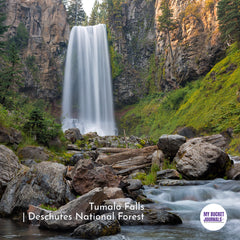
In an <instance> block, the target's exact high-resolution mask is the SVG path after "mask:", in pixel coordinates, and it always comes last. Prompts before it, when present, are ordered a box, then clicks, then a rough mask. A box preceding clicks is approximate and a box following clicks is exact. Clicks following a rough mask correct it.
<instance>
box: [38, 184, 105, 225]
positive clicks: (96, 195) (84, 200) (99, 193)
mask: <svg viewBox="0 0 240 240" xmlns="http://www.w3.org/2000/svg"><path fill="white" fill-rule="evenodd" d="M105 199H107V196H106V195H105V194H104V191H103V189H102V188H95V189H93V190H92V191H90V192H88V193H86V194H84V195H82V196H80V197H78V198H77V199H74V200H72V201H71V202H69V203H67V204H66V205H64V206H62V207H61V208H59V209H58V210H57V211H55V212H52V218H51V219H50V220H41V221H40V227H41V228H46V229H51V230H73V229H75V228H76V227H78V226H79V225H82V224H85V223H87V220H84V219H81V218H80V217H78V216H77V214H79V215H81V214H82V215H89V214H90V213H92V214H93V213H97V212H96V211H95V210H94V209H93V210H91V205H90V204H89V203H90V202H93V203H94V205H96V206H97V205H99V206H100V205H101V204H102V203H103V201H104V200H105ZM63 215H64V216H69V217H68V219H67V220H64V219H63V218H61V216H63Z"/></svg>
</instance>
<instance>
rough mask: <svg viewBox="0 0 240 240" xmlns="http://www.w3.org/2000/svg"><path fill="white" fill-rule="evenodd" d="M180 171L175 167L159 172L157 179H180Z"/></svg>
mask: <svg viewBox="0 0 240 240" xmlns="http://www.w3.org/2000/svg"><path fill="white" fill-rule="evenodd" d="M179 178H180V175H179V172H178V171H177V170H175V169H166V170H162V171H158V172H157V180H159V179H179Z"/></svg>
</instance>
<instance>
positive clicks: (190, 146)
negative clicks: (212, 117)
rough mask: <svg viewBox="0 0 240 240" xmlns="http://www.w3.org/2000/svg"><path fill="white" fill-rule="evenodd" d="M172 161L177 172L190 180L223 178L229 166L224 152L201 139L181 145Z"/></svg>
mask: <svg viewBox="0 0 240 240" xmlns="http://www.w3.org/2000/svg"><path fill="white" fill-rule="evenodd" d="M174 161H176V163H177V165H176V167H177V171H178V172H179V173H181V174H182V175H183V177H184V178H186V179H192V180H194V179H199V180H201V179H215V178H218V177H224V176H225V174H226V170H227V169H228V168H229V167H230V166H231V162H230V159H229V157H228V155H227V154H226V153H225V152H223V151H222V150H221V149H220V148H219V147H216V146H214V145H212V144H211V143H208V142H205V141H204V140H203V139H202V138H194V139H192V140H189V141H188V142H187V143H185V144H183V145H182V146H181V147H180V149H179V151H178V153H177V155H176V157H175V158H174Z"/></svg>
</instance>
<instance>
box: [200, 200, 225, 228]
mask: <svg viewBox="0 0 240 240" xmlns="http://www.w3.org/2000/svg"><path fill="white" fill-rule="evenodd" d="M200 220H201V223H202V225H203V226H204V227H205V228H206V229H207V230H210V231H218V230H220V229H221V228H223V227H224V225H225V224H226V222H227V213H226V211H225V209H224V208H223V207H222V206H221V205H219V204H209V205H207V206H206V207H204V208H203V209H202V211H201V214H200Z"/></svg>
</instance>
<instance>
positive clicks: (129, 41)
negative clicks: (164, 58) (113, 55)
mask: <svg viewBox="0 0 240 240" xmlns="http://www.w3.org/2000/svg"><path fill="white" fill-rule="evenodd" d="M154 14H155V0H136V1H126V2H125V3H123V4H122V6H121V18H120V19H119V20H120V21H121V24H120V25H121V27H118V26H116V25H114V24H113V23H111V22H110V23H109V24H110V28H111V31H112V33H113V35H114V37H115V41H114V47H115V49H116V51H117V52H118V53H119V54H121V55H122V57H123V63H124V69H123V72H122V74H121V75H120V76H118V77H117V78H116V79H114V83H113V85H114V86H113V87H114V98H115V104H116V105H117V106H121V105H123V104H124V105H125V104H130V103H134V102H135V101H136V100H137V99H138V98H139V96H142V95H143V94H144V93H145V92H146V89H145V87H143V86H144V85H145V83H144V81H145V78H144V76H145V73H146V71H147V70H148V66H149V59H150V56H151V55H152V54H153V53H154V52H155V27H154V26H155V22H154Z"/></svg>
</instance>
